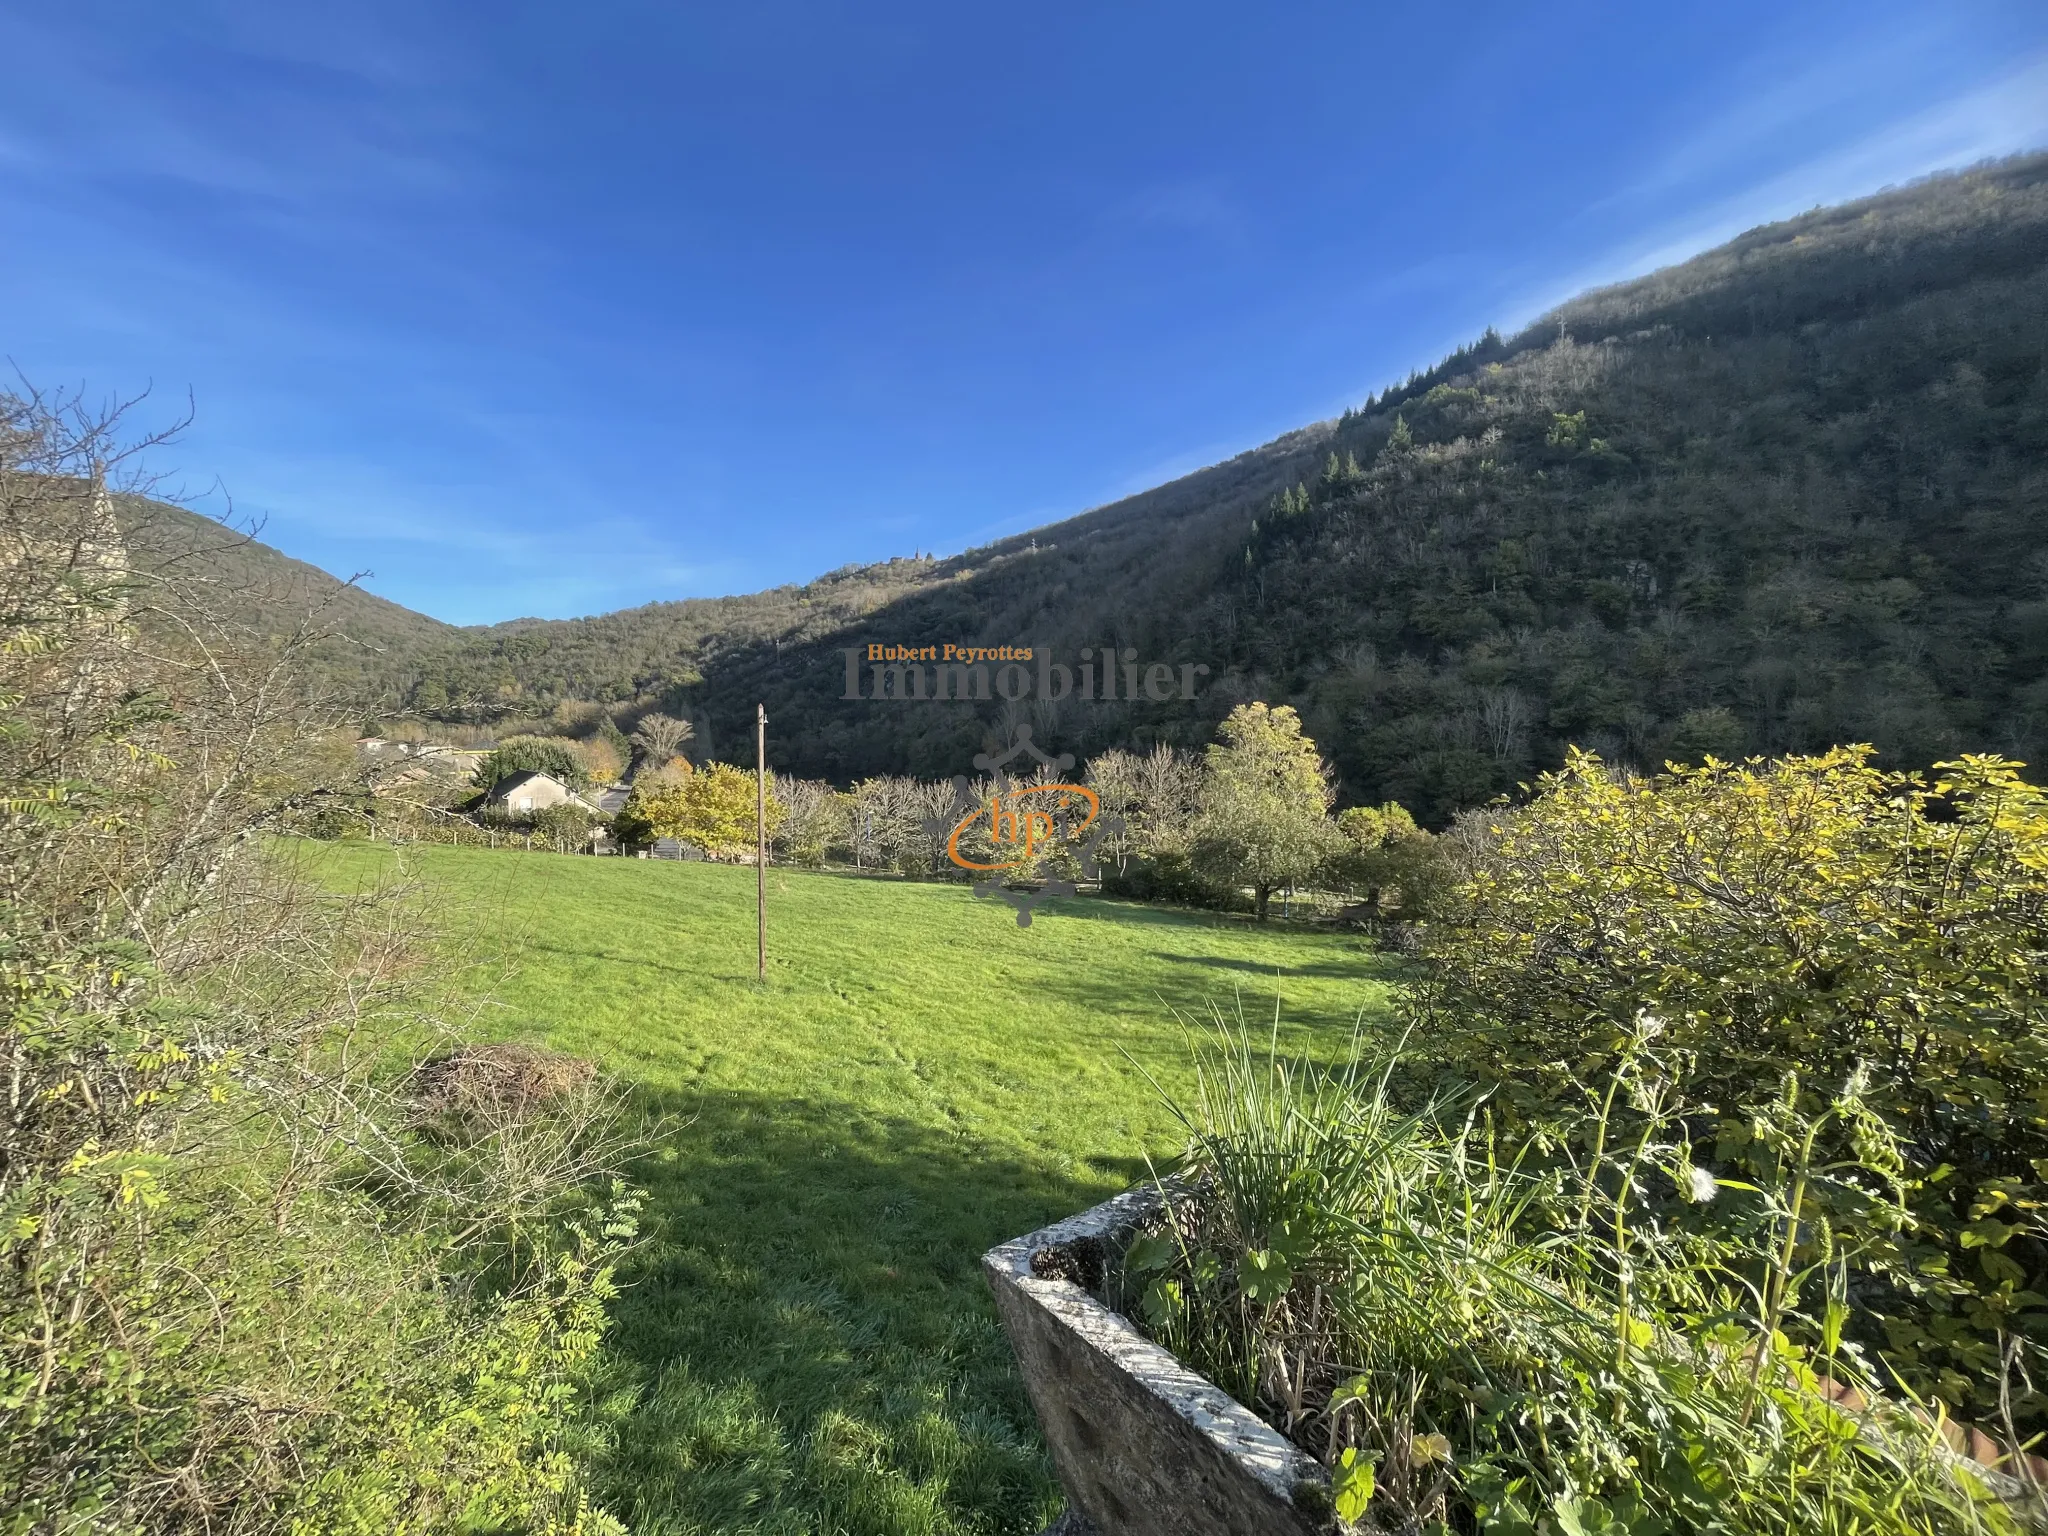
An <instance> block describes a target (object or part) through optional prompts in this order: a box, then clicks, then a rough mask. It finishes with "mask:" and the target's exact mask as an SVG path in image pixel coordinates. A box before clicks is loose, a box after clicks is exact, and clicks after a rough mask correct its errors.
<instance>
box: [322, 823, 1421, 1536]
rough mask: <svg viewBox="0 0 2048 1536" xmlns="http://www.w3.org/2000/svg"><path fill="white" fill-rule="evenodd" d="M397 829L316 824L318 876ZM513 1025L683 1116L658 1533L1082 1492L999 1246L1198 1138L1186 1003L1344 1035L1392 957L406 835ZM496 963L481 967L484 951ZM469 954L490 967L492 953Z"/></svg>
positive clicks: (450, 939) (1106, 910)
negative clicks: (1023, 1364)
mask: <svg viewBox="0 0 2048 1536" xmlns="http://www.w3.org/2000/svg"><path fill="white" fill-rule="evenodd" d="M399 857H400V856H398V855H394V854H393V852H392V851H391V850H390V849H388V848H380V847H371V846H367V845H361V844H355V845H347V844H343V845H332V846H324V847H321V848H319V849H318V850H317V852H316V854H315V858H316V860H317V863H316V867H317V868H318V869H319V871H320V872H321V876H322V878H323V879H325V880H327V881H329V882H332V883H334V884H336V885H351V884H358V883H363V882H367V881H370V880H373V879H380V878H382V877H384V876H385V875H387V874H388V873H389V872H390V871H391V868H392V866H393V863H394V860H396V859H398V858H399ZM402 862H403V865H404V868H405V869H406V871H407V872H408V874H409V876H410V877H411V878H412V879H414V880H416V881H418V882H419V883H420V884H421V885H423V886H424V887H425V888H426V890H427V892H428V893H429V895H430V897H431V901H432V905H433V907H434V909H435V910H436V911H437V912H438V913H439V914H440V915H441V919H442V921H443V924H444V937H443V940H442V942H443V943H445V944H446V945H447V946H448V947H449V952H450V956H451V960H454V959H456V958H457V957H459V960H460V963H459V964H458V965H451V968H450V973H451V974H456V975H461V976H471V975H487V976H489V977H490V978H491V980H490V982H489V986H488V1002H487V1005H486V1007H485V1009H484V1011H483V1013H482V1018H483V1019H484V1020H485V1021H486V1022H485V1024H484V1026H483V1028H484V1029H485V1031H486V1032H488V1033H490V1034H493V1035H496V1036H500V1037H507V1038H512V1037H517V1038H527V1039H534V1040H539V1041H542V1042H545V1043H547V1044H549V1045H552V1046H555V1047H557V1048H558V1049H561V1050H565V1051H570V1052H574V1053H576V1054H578V1055H581V1056H586V1057H589V1058H592V1059H594V1060H597V1061H599V1062H601V1063H603V1064H604V1065H605V1066H606V1067H608V1068H609V1069H611V1070H613V1071H615V1072H617V1073H618V1074H620V1075H621V1076H622V1077H623V1078H625V1079H626V1080H628V1081H629V1082H630V1083H631V1084H632V1085H633V1086H634V1088H635V1090H636V1092H637V1093H638V1095H639V1096H640V1098H641V1100H642V1102H643V1104H644V1106H645V1108H646V1109H647V1110H648V1111H649V1112H650V1113H666V1114H669V1115H673V1116H675V1117H677V1119H678V1121H679V1122H680V1125H679V1128H678V1129H677V1130H676V1131H675V1132H674V1133H673V1134H671V1135H670V1136H668V1137H667V1138H666V1145H665V1146H664V1148H663V1149H662V1152H661V1154H660V1155H659V1156H657V1157H656V1158H653V1159H650V1160H649V1161H648V1162H647V1163H646V1164H645V1165H644V1166H642V1167H641V1168H639V1169H638V1170H637V1175H636V1176H637V1177H639V1178H640V1179H641V1180H642V1182H644V1183H645V1184H646V1186H647V1188H648V1190H649V1194H650V1201H649V1209H650V1212H651V1217H652V1220H651V1222H650V1227H651V1241H650V1243H649V1245H648V1246H647V1248H646V1249H645V1251H644V1252H643V1253H642V1254H641V1255H640V1256H639V1257H638V1259H637V1260H636V1264H635V1268H634V1271H633V1273H632V1275H631V1276H630V1285H629V1289H628V1291H627V1293H626V1295H625V1296H624V1298H623V1299H622V1301H621V1303H620V1307H619V1326H618V1329H617V1332H616V1335H615V1339H614V1345H615V1350H616V1354H617V1357H618V1367H617V1374H618V1379H619V1391H618V1395H617V1397H616V1398H615V1400H614V1402H613V1405H612V1406H613V1408H614V1409H616V1410H617V1414H618V1418H617V1424H618V1427H617V1442H616V1445H615V1446H614V1447H613V1449H612V1451H611V1453H610V1455H609V1458H608V1462H609V1468H610V1472H609V1487H608V1489H607V1493H608V1498H609V1502H610V1504H611V1505H612V1507H613V1508H614V1509H615V1510H616V1511H617V1512H618V1513H619V1514H621V1515H622V1516H623V1517H624V1518H625V1519H626V1520H627V1522H628V1524H629V1525H631V1527H632V1528H633V1530H634V1531H636V1532H638V1533H641V1536H682V1533H710V1532H720V1533H741V1532H744V1533H763V1536H766V1533H775V1536H785V1533H786V1536H797V1533H805V1536H812V1533H818V1536H824V1533H863V1536H865V1533H876V1536H881V1533H888V1536H927V1533H933V1536H936V1533H965V1532H977V1533H978V1532H990V1533H993V1532H1016V1533H1030V1532H1035V1531H1037V1530H1038V1529H1039V1528H1040V1527H1041V1526H1043V1525H1044V1524H1045V1523H1046V1522H1047V1521H1048V1520H1049V1519H1050V1518H1051V1516H1052V1515H1053V1514H1054V1513H1055V1512H1056V1511H1057V1509H1058V1506H1059V1494H1058V1490H1057V1485H1056V1484H1055V1483H1054V1482H1053V1481H1052V1479H1051V1476H1050V1473H1049V1470H1048V1468H1047V1466H1046V1464H1045V1462H1044V1459H1043V1455H1042V1452H1041V1450H1040V1448H1039V1446H1038V1444H1037V1435H1036V1431H1035V1428H1034V1427H1033V1424H1032V1420H1031V1413H1030V1408H1029V1405H1028V1404H1027V1403H1026V1401H1025V1399H1024V1395H1023V1391H1022V1388H1021V1386H1020V1385H1019V1384H1018V1382H1017V1380H1016V1377H1015V1375H1014V1373H1013V1371H1012V1368H1011V1364H1010V1355H1009V1350H1008V1348H1007V1346H1006V1345H1005V1343H1004V1341H1003V1337H1002V1334H1001V1331H1000V1329H999V1328H998V1326H997V1324H996V1320H995V1314H994V1308H993V1305H992V1304H991V1302H990V1301H989V1299H988V1295H987V1292H986V1289H985V1287H984V1285H983V1282H982V1279H981V1276H980V1272H979V1270H978V1268H977V1260H978V1258H979V1256H980V1255H981V1253H982V1252H983V1251H984V1250H985V1249H987V1248H988V1247H990V1246H992V1245H993V1244H995V1243H997V1242H1000V1241H1002V1240H1003V1239H1005V1238H1008V1237H1012V1236H1015V1235H1017V1234H1018V1233H1021V1232H1026V1231H1029V1230H1031V1229H1032V1228H1034V1227H1037V1226H1040V1225H1042V1224H1043V1223H1045V1222H1046V1221H1048V1220H1051V1219H1052V1218H1054V1217H1057V1216H1061V1215H1065V1214H1067V1213H1069V1212H1072V1211H1076V1210H1079V1209H1081V1208H1082V1207H1084V1206H1087V1205H1089V1204H1092V1203H1094V1202H1095V1201H1097V1200H1100V1199H1102V1198H1104V1197H1105V1196H1107V1195H1110V1194H1113V1193H1115V1192H1116V1191H1118V1190H1120V1189H1122V1188H1124V1187H1126V1186H1127V1185H1129V1184H1130V1183H1132V1182H1133V1181H1134V1180H1135V1179H1137V1178H1140V1177H1142V1176H1143V1174H1144V1168H1145V1164H1144V1158H1145V1155H1146V1154H1147V1153H1148V1152H1149V1153H1151V1154H1152V1155H1154V1156H1161V1155H1171V1153H1172V1152H1173V1150H1174V1149H1175V1147H1176V1145H1177V1141H1176V1137H1175V1135H1174V1133H1173V1130H1172V1128H1171V1119H1170V1116H1169V1115H1168V1113H1167V1111H1166V1109H1165V1107H1164V1106H1163V1105H1162V1104H1161V1102H1160V1100H1159V1096H1158V1094H1157V1092H1155V1090H1154V1089H1153V1087H1152V1086H1151V1085H1150V1084H1148V1083H1147V1082H1146V1080H1145V1077H1144V1075H1143V1073H1142V1072H1141V1071H1140V1070H1139V1066H1140V1064H1142V1066H1143V1067H1144V1068H1145V1069H1147V1070H1149V1071H1150V1072H1152V1073H1153V1074H1154V1075H1155V1076H1157V1077H1158V1078H1159V1079H1160V1081H1161V1082H1162V1083H1164V1084H1166V1085H1168V1086H1169V1087H1170V1088H1174V1089H1178V1088H1179V1087H1180V1086H1183V1085H1185V1083H1186V1081H1187V1052H1186V1039H1185V1036H1184V1034H1183V1031H1182V1026H1181V1025H1180V1023H1178V1022H1177V1021H1176V1018H1175V1011H1176V1010H1178V1011H1180V1012H1181V1013H1183V1014H1203V1015H1205V1014H1206V1013H1207V1012H1208V1010H1209V1009H1210V1008H1211V1006H1212V1005H1215V1006H1221V1007H1222V1008H1224V1009H1225V1010H1234V1009H1235V1008H1236V1007H1237V1006H1238V1001H1239V999H1240V998H1241V999H1242V1004H1243V1008H1244V1011H1245V1013H1246V1014H1248V1015H1250V1016H1253V1017H1255V1018H1258V1019H1260V1020H1265V1019H1270V1018H1271V1016H1272V1013H1273V1008H1274V1001H1275V998H1276V996H1277V998H1278V1000H1279V1006H1280V1014H1281V1018H1282V1020H1283V1030H1284V1033H1285V1034H1286V1035H1287V1036H1289V1037H1290V1038H1291V1039H1292V1040H1293V1041H1294V1042H1295V1043H1296V1044H1297V1045H1305V1046H1309V1047H1310V1048H1312V1049H1315V1050H1316V1051H1318V1053H1322V1052H1328V1053H1330V1054H1337V1053H1340V1052H1341V1051H1343V1050H1344V1049H1345V1047H1346V1046H1347V1045H1348V1042H1349V1040H1350V1036H1351V1031H1352V1028H1353V1025H1354V1023H1355V1021H1356V1020H1357V1019H1358V1018H1359V1016H1360V1015H1361V1013H1363V1014H1365V1015H1366V1016H1367V1017H1368V1018H1373V1017H1377V1016H1378V1015H1379V1014H1380V1013H1381V1011H1382V1010H1383V1009H1384V1007H1385V1004H1386V1000H1387V997H1388V991H1389V985H1390V981H1389V978H1390V977H1391V974H1392V968H1391V966H1390V964H1389V962H1387V961H1386V960H1384V959H1383V958H1381V957H1379V956H1376V955H1374V954H1372V953H1371V952H1369V951H1368V950H1367V949H1366V948H1365V947H1364V946H1363V944H1362V943H1361V942H1360V941H1359V940H1358V939H1356V938H1354V937H1350V936H1347V935H1341V934H1336V933H1331V932H1326V931H1306V930H1297V929H1288V928H1284V927H1274V928H1270V929H1266V930H1260V929H1257V928H1254V927H1253V926H1251V925H1250V924H1248V923H1247V922H1245V921H1243V920H1241V919H1232V918H1220V917H1214V916H1209V915H1204V914H1196V913H1183V912H1172V911H1165V910H1159V909H1154V908H1147V907H1141V906H1135V905H1130V904H1124V903H1116V902H1103V901H1093V900H1076V901H1069V902H1062V903H1055V904H1053V905H1052V906H1051V907H1049V908H1046V909H1042V910H1041V913H1040V915H1039V917H1038V918H1037V920H1036V921H1035V922H1034V924H1033V926H1032V927H1031V928H1029V929H1019V928H1018V927H1017V925H1016V923H1015V920H1014V918H1013V916H1012V914H1011V913H1010V911H1009V909H1008V908H1006V907H1002V906H1000V905H998V904H997V903H994V902H988V901H977V900H975V899H974V898H973V896H972V895H971V893H969V892H968V891H967V890H965V889H964V888H961V887H957V886H940V885H919V884H908V883H898V882H891V881H882V880H871V879H861V878H858V877H853V876H843V875H832V874H807V873H801V872H794V871H784V870H776V871H773V872H771V875H770V880H769V911H770V942H769V948H770V959H769V980H768V982H767V984H766V985H765V986H763V985H762V984H760V983H758V982H757V981H756V980H755V976H754V920H753V897H754V874H753V871H752V870H751V869H745V868H730V867H720V866H714V865H703V864H664V863H655V862H649V861H641V860H625V859H587V858H562V857H556V856H548V855H537V854H518V853H504V852H491V851H489V850H482V849H463V848H448V847H424V848H419V849H416V850H410V851H408V852H407V853H405V854H404V855H403V856H402ZM478 985H480V984H478ZM462 986H463V987H464V988H471V987H472V984H471V983H468V982H464V983H462Z"/></svg>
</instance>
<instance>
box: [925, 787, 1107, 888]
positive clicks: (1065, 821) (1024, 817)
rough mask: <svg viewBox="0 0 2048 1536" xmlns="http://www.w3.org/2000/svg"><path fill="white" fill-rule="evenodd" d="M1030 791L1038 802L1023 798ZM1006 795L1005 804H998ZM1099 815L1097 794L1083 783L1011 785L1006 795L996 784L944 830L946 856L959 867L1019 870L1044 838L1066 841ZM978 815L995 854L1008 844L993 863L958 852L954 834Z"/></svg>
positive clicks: (1034, 858)
mask: <svg viewBox="0 0 2048 1536" xmlns="http://www.w3.org/2000/svg"><path fill="white" fill-rule="evenodd" d="M1034 796H1036V797H1039V800H1040V801H1043V802H1044V803H1037V802H1034V803H1033V804H1030V805H1026V804H1025V803H1024V802H1025V801H1026V800H1027V799H1030V798H1031V797H1034ZM1054 797H1056V798H1054ZM1006 800H1007V801H1008V804H1005V803H1004V802H1005V801H1006ZM1084 807H1085V809H1086V810H1087V815H1085V816H1083V817H1082V818H1081V820H1080V821H1079V822H1078V823H1075V822H1074V821H1073V813H1074V812H1075V811H1076V810H1077V809H1081V808H1084ZM1101 814H1102V797H1101V796H1100V795H1098V794H1096V793H1095V791H1094V790H1092V789H1089V788H1087V787H1086V786H1084V785H1080V784H1033V785H1031V786H1029V787H1028V788H1025V789H1013V790H1011V791H1010V793H1009V794H1008V795H1005V794H1004V793H1003V792H1002V790H1001V789H1000V788H998V789H996V790H994V791H993V792H991V793H990V795H989V797H988V802H987V803H986V804H985V805H977V806H976V807H975V808H974V809H973V810H971V811H969V812H968V813H967V814H966V815H965V816H963V817H961V818H960V820H959V822H958V823H957V824H956V825H955V826H954V828H953V830H952V831H951V832H950V833H948V834H947V836H946V857H947V858H949V859H951V860H952V861H953V862H954V863H955V864H958V865H959V866H960V867H961V868H962V869H978V870H996V869H1023V868H1026V867H1028V866H1030V865H1032V864H1034V863H1036V862H1037V860H1038V850H1039V849H1040V848H1042V847H1044V846H1045V845H1046V844H1048V843H1052V842H1055V841H1058V842H1066V841H1070V840H1072V839H1074V838H1077V837H1079V836H1081V834H1082V833H1084V832H1086V831H1087V830H1088V829H1089V828H1090V827H1092V826H1094V825H1095V819H1096V818H1097V817H1098V816H1100V815H1101ZM984 816H985V817H987V818H988V839H989V841H990V842H991V843H993V844H994V845H995V851H996V853H997V854H998V855H1000V854H1001V853H1002V852H1003V851H1004V850H1005V849H1010V850H1013V855H1014V856H1013V857H1011V858H1007V859H1005V858H998V859H997V860H996V861H995V862H993V863H988V864H984V863H981V862H979V861H977V860H974V859H970V858H968V857H967V855H966V854H964V853H962V852H961V851H960V834H961V833H963V832H965V831H967V830H968V828H970V827H973V826H975V825H977V824H978V823H979V822H980V821H981V820H982V818H983V817H984Z"/></svg>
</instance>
